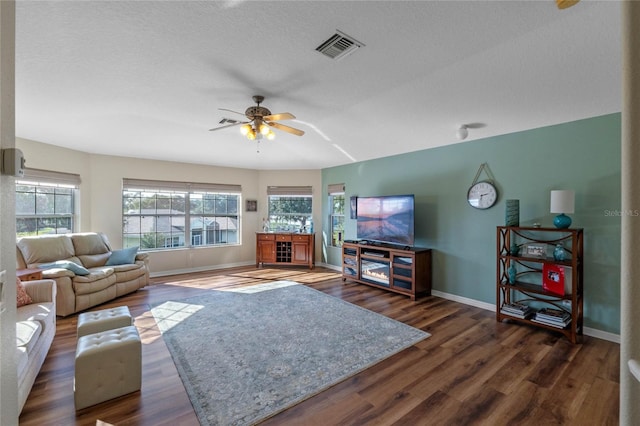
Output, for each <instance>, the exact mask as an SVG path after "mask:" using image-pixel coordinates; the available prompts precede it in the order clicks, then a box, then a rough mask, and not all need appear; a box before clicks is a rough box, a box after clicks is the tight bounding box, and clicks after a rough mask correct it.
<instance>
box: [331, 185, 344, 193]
mask: <svg viewBox="0 0 640 426" xmlns="http://www.w3.org/2000/svg"><path fill="white" fill-rule="evenodd" d="M328 189H329V195H331V194H342V193H344V183H332V184H330V185H329V186H328Z"/></svg>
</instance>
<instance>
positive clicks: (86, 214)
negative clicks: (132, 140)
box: [16, 139, 323, 275]
mask: <svg viewBox="0 0 640 426" xmlns="http://www.w3.org/2000/svg"><path fill="white" fill-rule="evenodd" d="M16 144H17V146H18V148H20V149H22V151H23V152H24V155H25V158H26V159H27V167H31V168H36V169H45V170H54V171H60V172H67V173H77V174H79V175H80V177H81V180H82V184H81V187H80V198H81V199H80V229H78V231H83V232H86V231H101V232H104V233H105V234H107V236H108V237H109V240H110V241H111V243H112V245H113V246H114V248H119V247H121V246H122V179H123V178H135V179H155V180H169V181H178V182H204V183H225V184H237V185H241V186H242V198H243V209H242V210H243V211H242V220H241V231H242V240H241V242H242V243H241V244H240V245H239V246H232V247H201V248H193V249H178V250H170V251H157V252H152V253H151V254H150V269H151V273H152V275H163V274H168V273H175V272H188V271H198V270H207V269H215V268H221V267H228V266H237V265H245V264H252V263H254V262H255V232H256V231H258V230H259V229H260V227H261V226H262V218H263V217H265V216H266V215H267V186H271V185H295V186H298V185H311V186H312V187H313V191H314V203H313V206H314V208H313V216H314V226H315V227H316V229H317V232H316V234H317V235H318V234H319V229H318V227H319V226H320V224H321V220H320V212H321V211H322V198H321V194H322V193H323V191H322V190H321V188H320V185H321V173H320V170H285V171H259V170H249V169H236V168H228V167H215V166H204V165H195V164H186V163H177V162H169V161H158V160H144V159H136V158H128V157H115V156H108V155H97V154H87V153H84V152H80V151H75V150H70V149H65V148H59V147H56V146H53V145H48V144H44V143H40V142H35V141H30V140H26V139H18V140H17V142H16ZM247 199H255V200H258V212H245V211H244V201H245V200H247ZM316 244H318V241H316ZM318 247H319V246H318V245H317V247H316V248H318ZM317 252H318V250H317V249H316V254H317ZM316 258H318V256H316Z"/></svg>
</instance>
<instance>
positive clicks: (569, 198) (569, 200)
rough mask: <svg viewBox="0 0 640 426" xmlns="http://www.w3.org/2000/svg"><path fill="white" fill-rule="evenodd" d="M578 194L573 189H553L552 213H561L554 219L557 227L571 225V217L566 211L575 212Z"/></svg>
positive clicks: (562, 227)
mask: <svg viewBox="0 0 640 426" xmlns="http://www.w3.org/2000/svg"><path fill="white" fill-rule="evenodd" d="M575 198H576V194H575V192H574V191H572V190H567V189H562V190H554V191H551V209H550V210H551V213H560V214H559V215H558V216H556V217H555V218H554V219H553V224H554V225H555V227H556V228H559V229H565V228H568V227H570V226H571V218H570V217H569V216H567V215H566V214H565V213H573V210H574V205H575Z"/></svg>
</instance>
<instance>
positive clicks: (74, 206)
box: [15, 168, 81, 237]
mask: <svg viewBox="0 0 640 426" xmlns="http://www.w3.org/2000/svg"><path fill="white" fill-rule="evenodd" d="M80 184H81V179H80V175H77V174H73V173H64V172H56V171H50V170H39V169H30V168H26V169H25V173H24V176H23V177H22V178H19V179H16V182H15V191H16V197H20V194H26V193H28V192H25V191H19V190H18V188H19V187H23V186H32V187H33V188H34V192H33V196H34V200H33V208H34V209H33V212H30V213H28V214H27V213H24V212H19V211H18V205H19V202H18V200H16V212H15V216H16V237H22V236H27V235H44V234H59V233H60V234H66V233H70V232H75V231H76V229H77V227H78V216H79V214H78V213H79V205H80V203H79V199H80ZM45 188H46V189H47V190H52V191H53V203H54V206H53V208H54V211H53V213H44V212H39V211H38V202H37V199H38V194H44V193H43V192H39V189H40V190H42V189H45ZM58 190H60V191H61V193H60V194H56V191H58ZM67 192H69V194H70V197H71V200H70V203H71V208H70V211H65V212H60V211H56V198H57V197H58V196H65V197H66V196H67V194H66V193H67ZM25 219H26V220H34V221H35V223H36V226H35V229H34V230H33V231H32V232H20V229H21V228H23V227H22V226H21V224H20V222H21V221H24V220H25ZM60 219H66V220H67V221H68V222H69V224H70V228H67V227H59V226H57V222H58V221H59V220H60ZM42 220H48V221H51V220H53V221H55V222H56V226H54V227H53V228H49V227H47V228H45V227H41V226H40V222H41V221H42ZM45 229H46V231H45Z"/></svg>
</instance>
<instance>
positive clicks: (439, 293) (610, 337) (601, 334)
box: [431, 290, 620, 344]
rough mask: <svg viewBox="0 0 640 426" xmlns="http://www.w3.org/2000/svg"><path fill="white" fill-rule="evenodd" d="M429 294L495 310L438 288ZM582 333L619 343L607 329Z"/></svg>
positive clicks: (489, 305) (479, 302)
mask: <svg viewBox="0 0 640 426" xmlns="http://www.w3.org/2000/svg"><path fill="white" fill-rule="evenodd" d="M431 294H432V295H433V296H436V297H441V298H443V299H447V300H452V301H454V302H460V303H464V304H465V305H471V306H475V307H476V308H481V309H486V310H487V311H493V312H495V311H496V305H494V304H492V303H487V302H481V301H479V300H475V299H469V298H468V297H462V296H457V295H455V294H449V293H445V292H442V291H438V290H431ZM583 328H584V330H583V332H584V334H585V335H587V336H591V337H595V338H598V339H602V340H608V341H609V342H613V343H618V344H619V343H620V335H619V334H614V333H609V332H608V331H602V330H598V329H595V328H590V327H583Z"/></svg>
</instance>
